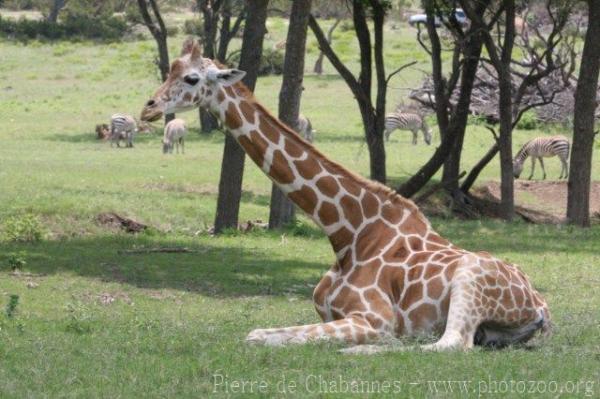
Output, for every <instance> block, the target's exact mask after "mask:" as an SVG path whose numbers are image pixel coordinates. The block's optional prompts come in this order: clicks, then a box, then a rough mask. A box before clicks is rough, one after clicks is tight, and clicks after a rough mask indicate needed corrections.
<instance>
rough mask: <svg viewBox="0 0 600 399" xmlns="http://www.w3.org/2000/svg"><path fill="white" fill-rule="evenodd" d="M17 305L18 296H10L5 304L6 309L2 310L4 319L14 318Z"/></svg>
mask: <svg viewBox="0 0 600 399" xmlns="http://www.w3.org/2000/svg"><path fill="white" fill-rule="evenodd" d="M18 305H19V296H18V295H14V294H13V295H11V296H10V299H9V300H8V303H7V304H6V308H5V309H4V314H5V315H6V317H8V318H9V319H12V318H14V317H15V314H16V313H17V306H18Z"/></svg>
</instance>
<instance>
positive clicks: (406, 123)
mask: <svg viewBox="0 0 600 399" xmlns="http://www.w3.org/2000/svg"><path fill="white" fill-rule="evenodd" d="M396 129H398V130H410V131H411V132H412V134H413V140H412V143H413V145H416V144H417V136H418V135H419V130H421V131H422V132H423V138H424V139H425V142H426V143H427V145H430V144H431V129H430V128H429V127H428V126H427V123H426V122H425V118H423V117H421V116H420V115H418V114H413V113H408V112H400V111H396V112H392V113H390V114H387V115H386V117H385V132H384V134H385V140H386V141H388V140H389V139H390V134H392V132H393V131H394V130H396Z"/></svg>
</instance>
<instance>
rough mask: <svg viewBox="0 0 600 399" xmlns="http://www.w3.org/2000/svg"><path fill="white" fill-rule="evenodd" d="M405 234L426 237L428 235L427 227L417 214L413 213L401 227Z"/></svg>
mask: <svg viewBox="0 0 600 399" xmlns="http://www.w3.org/2000/svg"><path fill="white" fill-rule="evenodd" d="M400 230H402V232H403V233H404V234H416V235H418V236H421V237H424V236H425V234H426V233H427V225H426V224H425V222H424V221H423V220H422V219H421V217H419V216H418V215H417V214H416V213H414V212H413V213H411V214H410V215H409V216H408V217H407V218H406V220H405V221H404V223H402V225H401V226H400Z"/></svg>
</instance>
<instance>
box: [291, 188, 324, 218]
mask: <svg viewBox="0 0 600 399" xmlns="http://www.w3.org/2000/svg"><path fill="white" fill-rule="evenodd" d="M288 197H289V198H290V199H291V200H292V201H294V203H295V204H296V205H298V206H299V207H300V209H302V210H303V211H304V212H306V213H308V214H309V215H312V214H313V212H314V211H315V206H316V205H317V194H315V192H314V191H313V189H312V188H310V187H309V186H307V185H306V184H304V185H303V186H302V188H301V189H300V190H296V191H292V192H291V193H289V194H288Z"/></svg>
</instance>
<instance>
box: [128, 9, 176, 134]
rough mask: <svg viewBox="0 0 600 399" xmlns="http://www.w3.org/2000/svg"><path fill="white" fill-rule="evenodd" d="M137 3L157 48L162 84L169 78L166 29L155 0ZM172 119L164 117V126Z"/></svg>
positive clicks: (168, 116)
mask: <svg viewBox="0 0 600 399" xmlns="http://www.w3.org/2000/svg"><path fill="white" fill-rule="evenodd" d="M137 3H138V7H139V11H140V15H141V16H142V21H143V23H144V25H145V26H146V28H148V30H149V31H150V33H151V34H152V37H154V40H155V41H156V45H157V47H158V60H157V64H158V69H159V70H160V77H161V79H162V81H163V82H164V81H165V80H167V77H168V76H169V48H168V47H167V28H166V26H165V22H164V21H163V19H162V15H161V13H160V9H159V8H158V5H157V4H156V0H137ZM148 4H150V10H152V15H151V14H150V11H149V9H148ZM174 118H175V115H174V114H168V115H165V124H166V123H167V122H169V121H170V120H172V119H174Z"/></svg>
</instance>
